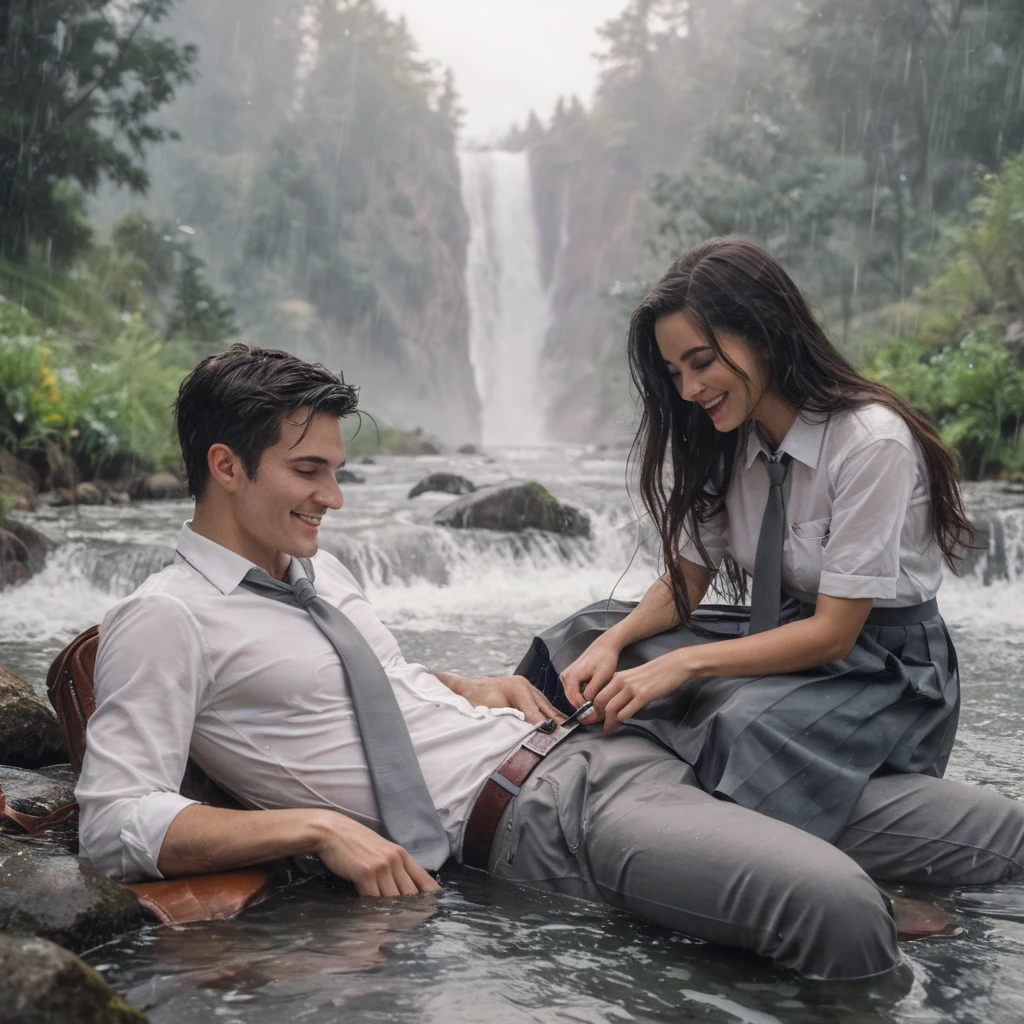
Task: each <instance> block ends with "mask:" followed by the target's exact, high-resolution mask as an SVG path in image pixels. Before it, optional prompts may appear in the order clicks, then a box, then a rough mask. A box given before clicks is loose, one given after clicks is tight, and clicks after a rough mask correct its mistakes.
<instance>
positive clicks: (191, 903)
mask: <svg viewBox="0 0 1024 1024" xmlns="http://www.w3.org/2000/svg"><path fill="white" fill-rule="evenodd" d="M98 646H99V627H98V626H90V627H89V628H88V629H87V630H85V631H84V632H82V633H79V634H78V636H76V637H75V639H74V640H72V641H71V643H69V644H68V645H67V647H65V648H64V650H63V651H61V652H60V654H58V655H57V657H56V658H55V659H54V661H53V664H52V665H51V666H50V671H49V672H48V673H47V676H46V692H47V694H48V696H49V698H50V703H51V704H52V705H53V709H54V711H56V712H57V718H58V719H59V720H60V725H61V728H62V729H63V730H64V740H65V742H66V744H67V748H68V757H69V759H70V761H71V766H72V767H73V768H74V769H75V771H76V772H77V771H81V770H82V759H83V757H84V756H85V727H86V723H87V722H88V721H89V718H90V717H91V716H92V713H93V712H94V711H95V710H96V697H95V695H94V693H93V673H94V672H95V669H96V649H97V647H98ZM185 781H186V782H187V784H188V786H189V787H190V792H189V794H188V795H190V796H195V797H196V798H197V799H202V800H204V802H207V803H212V804H214V805H216V806H220V807H225V806H226V807H238V806H239V804H238V803H236V802H235V801H233V800H232V799H231V798H230V797H229V796H228V795H227V794H225V793H224V792H223V790H221V789H220V788H219V787H217V786H216V785H215V784H214V783H213V782H212V780H210V779H209V778H207V777H206V776H205V775H204V774H203V773H202V772H201V771H200V769H199V768H198V766H196V765H195V764H194V763H193V762H192V761H189V762H188V767H187V769H186V779H185ZM77 807H78V805H77V804H69V805H68V806H66V807H61V808H60V809H59V810H57V811H54V812H53V814H48V815H46V816H44V817H38V818H37V817H34V816H33V815H28V814H20V813H19V812H18V811H15V810H12V809H11V808H9V807H7V806H6V801H5V800H4V796H3V790H2V789H0V815H3V816H5V817H8V818H10V819H11V820H13V821H15V822H17V823H18V824H19V825H21V827H22V828H23V829H25V831H26V832H27V833H28V834H29V835H35V834H37V833H38V832H40V831H41V830H42V829H44V828H47V827H49V826H50V825H54V824H56V823H57V822H58V821H62V820H64V819H65V818H66V817H68V816H69V815H70V814H71V813H72V812H73V811H75V810H76V808H77ZM125 888H127V889H131V890H132V892H134V893H135V895H136V896H138V898H139V901H140V902H141V903H142V905H143V906H144V907H146V908H147V909H149V910H150V911H152V913H154V914H155V915H156V916H157V917H158V918H159V919H160V920H161V921H163V922H164V923H165V924H185V923H186V922H188V921H216V920H220V919H222V918H226V917H233V916H234V915H235V914H237V913H239V912H240V911H242V910H244V909H245V908H246V907H251V906H253V905H254V904H256V903H261V902H262V901H263V900H265V899H266V898H267V897H268V896H269V895H270V893H271V892H272V891H273V889H274V876H273V874H271V872H269V871H262V870H260V869H258V868H247V869H245V870H241V871H221V872H218V873H216V874H211V875H195V876H192V877H189V878H171V879H164V880H162V881H158V882H136V883H133V884H130V885H126V886H125Z"/></svg>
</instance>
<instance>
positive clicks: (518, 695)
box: [434, 672, 565, 725]
mask: <svg viewBox="0 0 1024 1024" xmlns="http://www.w3.org/2000/svg"><path fill="white" fill-rule="evenodd" d="M434 674H435V675H436V676H437V678H438V679H440V680H441V682H442V683H444V685H445V686H447V687H448V689H449V690H451V691H452V693H457V694H458V695H459V696H460V697H465V698H466V700H468V701H469V703H470V704H472V705H473V706H474V707H480V706H483V707H485V708H515V709H516V710H517V711H522V713H523V716H524V717H525V718H526V720H527V722H529V723H530V724H531V725H537V724H538V723H539V722H543V721H544V719H546V718H553V719H554V720H555V721H556V722H563V721H565V715H563V714H562V713H561V712H560V711H558V710H557V709H556V708H555V707H554V705H553V704H552V703H551V702H550V701H549V700H548V699H547V698H546V697H545V696H544V694H542V693H541V692H540V690H538V689H537V688H536V687H535V686H532V685H531V684H530V680H529V679H527V678H526V676H479V677H475V678H469V677H468V676H460V675H456V674H455V673H454V672H435V673H434Z"/></svg>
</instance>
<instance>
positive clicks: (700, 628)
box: [523, 238, 1024, 885]
mask: <svg viewBox="0 0 1024 1024" xmlns="http://www.w3.org/2000/svg"><path fill="white" fill-rule="evenodd" d="M628 351H629V361H630V368H631V370H632V374H633V380H634V383H635V385H636V388H637V390H638V392H639V393H640V395H641V398H642V401H643V417H642V421H641V425H640V430H639V433H638V435H637V438H636V442H635V446H634V451H635V452H636V453H638V455H639V461H640V474H641V492H642V495H643V499H644V503H645V505H646V508H647V511H648V512H649V514H650V516H651V519H652V521H653V522H654V524H655V525H656V527H657V529H658V532H659V534H660V538H661V542H662V551H663V557H664V561H665V565H666V572H665V573H664V575H663V576H662V577H661V578H660V579H659V580H657V581H656V582H655V583H654V584H653V586H651V588H650V589H649V590H648V592H647V594H646V595H645V596H644V598H643V599H642V600H641V601H640V602H639V604H637V605H635V606H631V605H623V604H618V603H607V602H602V603H601V604H599V605H593V606H591V607H589V608H587V609H584V610H583V611H582V612H580V613H578V614H576V615H574V616H571V617H570V618H568V619H566V620H565V621H564V622H562V623H560V624H559V625H557V626H555V627H553V628H552V629H551V630H549V631H548V632H547V633H544V634H542V635H541V640H542V641H543V643H542V644H540V645H535V647H534V651H533V654H534V658H533V660H532V662H531V663H529V664H526V665H524V666H523V669H524V670H526V671H529V673H530V674H531V677H532V678H534V679H535V680H536V681H537V682H539V683H544V682H546V683H547V684H548V686H547V687H546V688H547V689H548V690H549V691H551V685H550V684H551V681H552V678H553V676H554V673H552V672H551V670H550V669H549V668H548V667H547V665H546V664H545V661H544V652H545V651H547V652H548V654H549V656H550V664H551V665H553V667H554V670H555V672H559V671H560V672H561V677H560V681H561V685H562V687H563V693H562V694H559V693H557V692H548V696H551V697H555V698H556V699H557V698H558V697H561V696H564V697H565V698H566V699H567V700H568V702H569V703H570V704H572V705H575V706H577V707H579V706H580V705H582V704H583V703H584V701H585V700H593V701H594V712H593V714H594V715H595V717H596V718H600V719H603V721H604V726H605V729H606V731H609V732H611V731H614V730H616V729H617V728H618V727H619V726H621V725H622V724H624V723H628V725H629V727H630V728H631V729H636V730H641V731H643V732H646V733H648V734H649V735H651V736H653V737H655V738H656V739H657V740H658V741H659V742H660V743H661V744H663V745H664V746H667V747H669V748H670V749H672V750H674V751H675V752H676V753H677V754H678V755H679V756H680V757H681V758H682V760H684V761H685V762H686V763H688V764H689V765H691V766H692V767H693V769H694V771H695V773H696V777H697V779H698V780H699V783H700V786H701V788H703V789H704V790H705V791H706V792H707V793H710V794H712V795H713V796H716V797H718V798H720V799H721V800H723V801H728V802H729V803H731V804H739V805H741V806H742V807H744V808H748V809H750V810H752V811H758V812H761V813H762V814H765V815H769V816H771V817H773V818H776V819H779V820H781V821H783V822H786V823H788V824H790V825H795V826H798V827H799V828H801V829H803V830H804V831H806V832H810V833H812V834H813V835H816V836H818V837H820V838H822V839H825V840H827V841H829V842H832V843H834V844H836V845H837V846H839V847H840V848H841V849H844V850H846V851H847V852H848V853H850V855H851V856H853V857H854V858H855V859H856V860H857V861H858V863H860V865H861V866H862V867H864V868H865V869H867V870H868V872H869V873H871V874H875V875H876V876H882V877H886V878H898V879H902V880H904V881H919V882H927V883H928V884H951V885H952V884H959V883H962V882H965V881H966V880H967V878H968V877H969V876H970V875H971V872H972V871H973V868H972V866H971V865H972V862H971V858H970V851H971V850H972V849H974V848H975V846H976V845H981V846H986V845H987V844H989V843H990V842H991V843H992V844H994V845H993V846H992V847H991V848H992V850H993V851H995V852H998V853H999V857H1003V856H1004V855H1005V858H1006V860H1005V861H1004V862H1003V863H1005V864H1006V865H1008V867H1007V868H1006V869H1005V870H1007V871H1008V873H1009V874H1013V873H1015V872H1017V871H1018V870H1019V869H1020V864H1019V859H1020V845H1021V842H1024V813H1022V808H1021V807H1020V805H1018V804H1016V803H1015V802H1012V801H1009V800H1004V799H1002V798H1001V797H997V796H995V795H994V794H984V793H981V792H980V791H973V792H972V791H970V790H966V789H965V787H962V786H960V785H958V784H957V783H951V782H943V781H941V776H942V774H943V772H944V770H945V767H946V762H947V759H948V757H949V753H950V749H951V747H952V744H953V739H954V736H955V733H956V724H957V717H958V713H959V706H960V690H959V682H960V681H959V675H958V670H957V659H956V655H955V652H954V650H953V646H952V642H951V640H950V638H949V634H948V632H947V631H946V627H945V624H944V622H943V620H942V617H941V616H940V615H939V613H938V607H937V604H936V601H935V595H936V592H937V590H938V588H939V585H940V583H941V579H942V563H943V560H945V561H946V562H948V563H949V565H950V566H951V567H953V568H954V569H955V565H956V560H957V559H958V558H959V557H961V556H962V554H963V553H964V548H965V546H966V545H968V544H969V543H970V537H971V534H972V531H971V526H970V523H969V521H968V519H967V517H966V514H965V512H964V507H963V504H962V500H961V497H960V492H959V489H958V486H957V479H956V460H955V458H954V456H953V455H952V453H951V452H949V451H948V450H947V449H946V448H945V447H944V446H943V445H942V443H941V442H940V441H939V439H938V437H937V435H936V433H935V431H934V429H933V428H932V427H931V425H930V424H929V423H927V422H926V421H925V420H923V419H922V418H921V417H920V416H919V415H918V414H916V413H915V412H914V411H913V410H912V409H911V408H910V407H909V406H907V404H906V403H905V402H903V401H902V400H901V399H900V398H899V397H898V396H897V395H896V394H894V393H893V392H892V391H890V390H888V389H887V388H885V387H883V386H881V385H879V384H876V383H874V382H872V381H869V380H867V379H865V378H864V377H863V376H861V375H860V374H859V373H858V372H857V371H856V370H855V369H854V367H853V366H852V365H851V364H850V363H849V362H848V361H847V360H846V359H845V358H844V357H843V355H842V354H841V353H840V352H839V351H838V350H837V349H836V348H835V347H834V346H833V345H832V344H831V342H830V341H829V339H828V338H827V337H826V336H825V334H824V332H823V330H822V328H821V327H820V325H819V324H818V323H817V321H816V320H815V318H814V316H813V315H812V313H811V310H810V307H809V305H808V303H807V302H806V300H805V299H804V297H803V296H802V295H801V294H800V292H799V290H798V289H797V287H796V285H795V284H794V283H793V281H792V279H791V278H790V277H789V275H788V274H787V273H786V271H785V270H784V269H783V267H782V266H781V265H780V264H779V263H778V261H777V260H775V259H774V258H773V257H772V256H771V255H770V254H769V253H767V252H766V251H764V250H763V249H761V248H759V247H758V246H756V245H754V244H753V243H751V242H748V241H745V240H743V239H739V238H723V239H714V240H711V241H709V242H706V243H704V244H702V245H700V246H698V247H696V248H695V249H692V250H691V251H689V252H687V253H686V254H685V255H683V256H682V257H681V258H680V259H678V260H677V261H676V262H675V263H674V264H673V265H672V266H671V267H670V268H669V269H668V271H667V272H666V273H665V275H664V276H663V277H662V279H661V280H660V281H659V282H658V283H657V285H655V287H654V289H653V290H652V291H651V293H650V294H649V295H648V296H647V298H646V299H644V301H643V302H642V303H641V304H640V305H639V307H638V308H637V309H636V310H635V311H634V313H633V316H632V320H631V323H630V331H629V345H628ZM749 574H753V593H752V598H751V606H750V607H747V606H745V605H742V604H740V603H739V602H741V601H742V600H743V599H744V597H745V595H746V584H747V580H748V576H749ZM712 578H715V582H716V587H717V588H718V589H719V591H720V592H723V593H724V594H725V595H726V596H727V597H728V598H729V599H730V600H731V602H732V603H730V604H728V605H701V606H700V607H697V606H698V605H699V604H700V602H701V601H702V600H703V598H704V596H705V594H706V593H707V592H708V590H709V588H710V585H711V581H712ZM538 653H539V655H540V657H539V660H538V657H537V655H538ZM968 806H974V807H975V811H974V812H972V815H973V820H972V821H970V822H968V820H967V819H966V818H965V817H964V816H963V813H962V812H963V808H964V807H968ZM762 820H763V819H762ZM898 820H899V822H900V827H899V833H900V834H899V835H897V834H896V832H895V831H894V830H895V829H896V825H897V821H898ZM750 827H751V828H755V829H756V828H757V826H756V825H754V824H752V825H751V826H750ZM908 834H909V835H913V836H915V837H916V838H914V839H908V838H906V836H907V835H908ZM997 835H998V836H1001V837H1002V838H999V839H996V838H992V839H991V840H990V839H988V838H981V837H996V836H997ZM1004 842H1009V844H1010V845H1009V846H1008V847H1007V848H1006V849H1004V850H1000V851H997V850H996V847H998V846H1000V844H1002V843H1004ZM952 849H959V850H960V852H961V854H962V856H955V857H947V856H946V853H947V852H948V851H949V850H952ZM1014 858H1016V859H1017V863H1014ZM1000 870H1003V869H1000Z"/></svg>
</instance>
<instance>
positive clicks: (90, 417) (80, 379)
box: [68, 317, 187, 478]
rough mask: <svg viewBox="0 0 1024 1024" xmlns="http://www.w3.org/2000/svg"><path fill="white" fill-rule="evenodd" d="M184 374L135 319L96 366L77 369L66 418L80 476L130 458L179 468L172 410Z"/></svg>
mask: <svg viewBox="0 0 1024 1024" xmlns="http://www.w3.org/2000/svg"><path fill="white" fill-rule="evenodd" d="M186 372H187V370H186V368H185V367H182V366H181V365H179V364H178V363H176V362H175V361H174V360H173V359H172V358H171V356H170V353H169V350H168V349H167V347H166V346H165V345H164V341H163V338H162V337H161V335H160V334H159V333H157V332H156V331H154V330H153V329H152V328H151V327H147V326H146V325H145V324H144V323H143V322H142V320H141V319H140V318H138V317H135V318H132V320H130V321H129V322H128V323H127V324H126V325H125V328H124V330H123V331H122V332H121V333H120V334H119V335H118V336H117V337H116V338H115V339H114V340H113V341H112V342H111V343H110V344H109V345H108V346H106V347H105V349H104V351H103V353H102V357H101V361H98V362H90V363H89V364H88V365H87V366H85V367H83V368H82V369H80V370H79V372H78V375H77V380H75V381H74V383H73V384H71V385H70V386H69V389H68V390H69V398H68V415H69V419H70V420H71V421H72V422H73V423H74V424H75V429H76V432H77V436H76V438H75V440H74V444H73V449H72V450H73V453H74V456H75V461H76V463H77V464H78V466H79V467H80V469H81V471H82V473H83V475H84V476H85V477H87V478H91V477H92V476H94V475H97V474H99V475H103V474H104V472H105V471H109V470H110V469H111V468H112V467H120V466H122V465H124V464H126V463H128V462H130V460H131V459H132V457H135V458H137V459H138V460H139V461H140V462H143V463H146V464H148V465H151V466H153V467H155V468H158V469H169V468H172V467H174V466H176V465H177V464H178V461H179V453H178V446H177V442H176V440H175V438H174V434H173V422H172V406H173V404H174V399H175V397H176V395H177V392H178V385H179V384H180V383H181V381H182V378H183V377H184V375H185V373H186ZM115 472H116V470H115Z"/></svg>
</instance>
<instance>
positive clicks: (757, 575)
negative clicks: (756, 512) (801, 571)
mask: <svg viewBox="0 0 1024 1024" xmlns="http://www.w3.org/2000/svg"><path fill="white" fill-rule="evenodd" d="M789 462H790V456H788V455H783V456H782V457H781V458H780V459H776V460H772V459H769V460H768V462H767V463H766V468H767V470H768V504H767V505H765V508H764V518H763V519H762V520H761V532H760V533H759V534H758V535H757V553H756V554H755V555H754V590H753V593H752V594H751V597H750V628H749V630H747V634H748V636H753V634H754V633H763V632H764V631H765V630H766V629H774V628H775V627H776V626H777V625H778V624H779V603H780V598H781V595H782V545H783V543H784V542H785V537H786V495H785V492H784V491H783V486H782V485H783V484H784V483H785V482H786V473H787V472H788V471H789Z"/></svg>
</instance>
